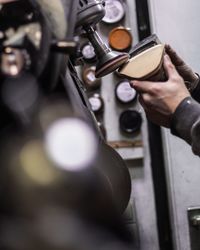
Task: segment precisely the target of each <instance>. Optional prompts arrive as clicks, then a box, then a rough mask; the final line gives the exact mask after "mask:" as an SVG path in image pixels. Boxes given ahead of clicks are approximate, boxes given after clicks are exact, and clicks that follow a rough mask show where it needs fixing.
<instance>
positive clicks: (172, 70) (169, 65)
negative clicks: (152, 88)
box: [163, 54, 179, 79]
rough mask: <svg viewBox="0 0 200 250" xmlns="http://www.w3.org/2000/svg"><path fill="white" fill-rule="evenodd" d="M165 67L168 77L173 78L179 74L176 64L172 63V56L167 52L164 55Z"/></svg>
mask: <svg viewBox="0 0 200 250" xmlns="http://www.w3.org/2000/svg"><path fill="white" fill-rule="evenodd" d="M163 67H164V70H165V73H166V74H167V77H168V79H171V78H172V77H174V76H175V75H176V76H177V75H179V74H178V72H177V70H176V68H175V66H174V64H173V63H172V61H171V59H170V57H169V56H168V55H167V54H166V55H164V62H163Z"/></svg>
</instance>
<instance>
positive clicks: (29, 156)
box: [19, 141, 58, 185]
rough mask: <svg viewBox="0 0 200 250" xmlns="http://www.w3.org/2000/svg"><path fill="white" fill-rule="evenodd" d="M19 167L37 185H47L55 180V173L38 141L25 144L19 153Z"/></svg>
mask: <svg viewBox="0 0 200 250" xmlns="http://www.w3.org/2000/svg"><path fill="white" fill-rule="evenodd" d="M19 159H20V165H21V167H22V170H23V172H24V173H25V174H26V176H27V177H28V178H29V179H31V181H33V182H36V183H37V184H39V185H49V184H52V183H53V182H54V181H55V180H57V177H58V176H57V174H56V171H55V170H54V169H53V167H52V166H51V164H50V162H48V159H47V157H46V155H45V151H44V147H43V145H42V143H41V142H40V141H31V142H29V143H27V144H26V145H25V146H24V147H23V148H22V150H21V153H20V157H19Z"/></svg>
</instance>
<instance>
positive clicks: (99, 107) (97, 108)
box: [89, 94, 104, 114]
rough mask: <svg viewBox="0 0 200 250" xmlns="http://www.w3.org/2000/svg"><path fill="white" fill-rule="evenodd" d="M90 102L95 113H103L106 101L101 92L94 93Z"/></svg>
mask: <svg viewBox="0 0 200 250" xmlns="http://www.w3.org/2000/svg"><path fill="white" fill-rule="evenodd" d="M89 103H90V105H91V108H92V111H93V112H94V113H95V114H98V113H101V112H102V111H103V107H104V102H103V99H102V98H101V97H100V95H99V94H94V95H93V96H91V97H89Z"/></svg>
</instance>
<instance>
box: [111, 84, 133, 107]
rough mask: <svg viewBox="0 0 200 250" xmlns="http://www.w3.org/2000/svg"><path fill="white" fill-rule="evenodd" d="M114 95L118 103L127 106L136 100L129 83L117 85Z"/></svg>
mask: <svg viewBox="0 0 200 250" xmlns="http://www.w3.org/2000/svg"><path fill="white" fill-rule="evenodd" d="M115 95H116V98H117V100H118V101H119V102H121V103H123V104H128V103H131V102H133V101H134V100H135V99H136V96H137V92H136V91H135V89H133V88H131V86H130V82H129V81H127V80H124V81H122V82H119V83H118V84H117V86H116V89H115Z"/></svg>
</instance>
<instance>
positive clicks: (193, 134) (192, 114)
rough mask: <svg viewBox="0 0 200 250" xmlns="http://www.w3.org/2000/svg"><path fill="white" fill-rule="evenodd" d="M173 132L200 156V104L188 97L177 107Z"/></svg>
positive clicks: (172, 123)
mask: <svg viewBox="0 0 200 250" xmlns="http://www.w3.org/2000/svg"><path fill="white" fill-rule="evenodd" d="M171 132H172V134H174V135H176V136H179V137H180V138H182V139H184V140H185V141H186V142H188V143H189V144H190V145H191V146H192V150H193V152H194V154H196V155H199V156H200V104H199V103H198V102H196V101H195V100H194V99H193V98H192V97H186V98H185V99H184V100H183V101H182V102H181V103H180V104H179V106H178V107H177V109H176V111H175V113H174V114H173V116H172V122H171Z"/></svg>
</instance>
